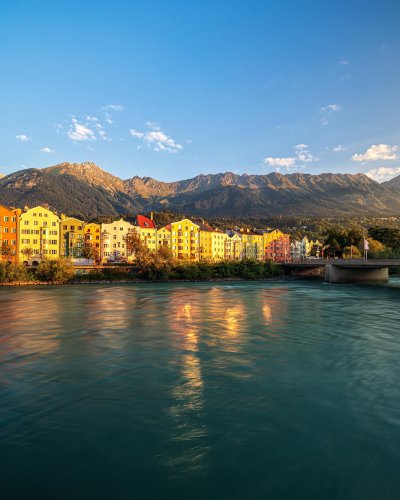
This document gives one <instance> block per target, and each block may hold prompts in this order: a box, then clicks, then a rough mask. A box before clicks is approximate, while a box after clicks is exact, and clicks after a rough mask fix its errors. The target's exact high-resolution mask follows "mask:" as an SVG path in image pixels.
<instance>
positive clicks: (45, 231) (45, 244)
mask: <svg viewBox="0 0 400 500" xmlns="http://www.w3.org/2000/svg"><path fill="white" fill-rule="evenodd" d="M59 224H60V219H59V217H58V215H57V214H55V213H54V212H52V211H51V210H49V209H48V208H44V207H42V206H38V207H35V208H30V209H28V210H26V211H24V212H22V213H21V215H20V217H19V242H20V243H19V261H20V262H32V263H39V262H40V260H42V259H58V258H59V257H60V227H59Z"/></svg>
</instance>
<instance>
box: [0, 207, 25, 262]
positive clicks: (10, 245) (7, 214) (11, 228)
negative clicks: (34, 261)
mask: <svg viewBox="0 0 400 500" xmlns="http://www.w3.org/2000/svg"><path fill="white" fill-rule="evenodd" d="M20 214H21V210H19V209H12V208H7V207H4V206H3V205H0V261H5V262H11V263H13V264H16V263H17V261H18V240H19V238H18V223H19V215H20Z"/></svg>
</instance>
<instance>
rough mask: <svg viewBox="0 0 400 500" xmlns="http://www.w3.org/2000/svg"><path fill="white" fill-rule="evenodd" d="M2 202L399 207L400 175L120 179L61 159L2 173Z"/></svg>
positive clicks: (246, 210) (182, 207)
mask: <svg viewBox="0 0 400 500" xmlns="http://www.w3.org/2000/svg"><path fill="white" fill-rule="evenodd" d="M0 203H1V204H3V205H9V206H15V207H24V206H31V207H32V206H35V205H38V204H44V203H45V204H48V205H49V206H50V208H52V209H53V210H56V211H58V212H64V213H67V214H69V215H76V216H80V217H84V218H93V217H97V216H100V215H104V216H117V215H118V214H127V213H130V214H136V213H138V212H145V213H146V212H149V211H151V210H156V211H160V210H171V211H176V212H179V213H185V214H187V215H197V216H203V217H208V216H209V217H211V216H212V217H242V218H245V217H266V216H267V217H268V216H276V215H286V216H289V215H290V216H296V215H297V216H310V217H311V216H314V217H335V216H357V215H382V216H383V215H400V176H399V177H396V178H394V179H392V180H390V181H388V182H384V183H382V184H379V183H377V182H376V181H374V180H372V179H370V178H369V177H367V176H366V175H364V174H331V173H326V174H319V175H311V174H303V173H293V174H286V175H283V174H280V173H276V172H275V173H270V174H267V175H248V174H242V175H238V174H234V173H232V172H226V173H221V174H209V175H203V174H201V175H197V176H196V177H193V178H191V179H187V180H182V181H176V182H161V181H157V180H156V179H153V178H151V177H138V176H134V177H132V178H130V179H126V180H122V179H120V178H118V177H115V176H114V175H112V174H110V173H108V172H106V171H104V170H102V169H101V168H99V167H98V166H97V165H95V164H94V163H90V162H87V163H61V164H58V165H55V166H52V167H47V168H42V169H38V168H30V169H25V170H20V171H18V172H14V173H12V174H9V175H6V176H4V177H1V178H0Z"/></svg>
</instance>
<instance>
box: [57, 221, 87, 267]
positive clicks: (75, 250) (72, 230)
mask: <svg viewBox="0 0 400 500" xmlns="http://www.w3.org/2000/svg"><path fill="white" fill-rule="evenodd" d="M84 241H85V232H84V222H83V221H82V220H79V219H76V218H75V217H66V216H65V215H64V214H61V220H60V255H61V257H70V258H81V257H83V248H84Z"/></svg>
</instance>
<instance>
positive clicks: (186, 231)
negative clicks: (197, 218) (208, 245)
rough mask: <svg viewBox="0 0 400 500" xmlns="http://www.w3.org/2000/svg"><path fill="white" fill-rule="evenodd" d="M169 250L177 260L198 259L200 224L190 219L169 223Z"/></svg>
mask: <svg viewBox="0 0 400 500" xmlns="http://www.w3.org/2000/svg"><path fill="white" fill-rule="evenodd" d="M171 250H172V254H173V255H174V257H176V258H177V259H178V260H185V261H198V260H199V259H200V226H199V225H198V224H195V223H194V222H193V221H191V220H190V219H183V220H180V221H178V222H172V223H171Z"/></svg>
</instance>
